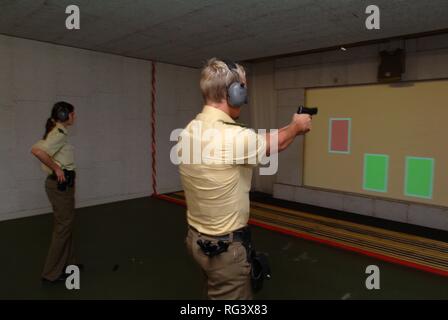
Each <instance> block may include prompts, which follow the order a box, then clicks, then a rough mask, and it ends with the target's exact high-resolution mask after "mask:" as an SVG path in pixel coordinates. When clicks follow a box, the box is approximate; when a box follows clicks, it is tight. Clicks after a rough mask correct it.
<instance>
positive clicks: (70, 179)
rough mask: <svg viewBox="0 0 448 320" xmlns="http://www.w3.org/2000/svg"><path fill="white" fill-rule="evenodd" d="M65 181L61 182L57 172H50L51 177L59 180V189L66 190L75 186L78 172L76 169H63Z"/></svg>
mask: <svg viewBox="0 0 448 320" xmlns="http://www.w3.org/2000/svg"><path fill="white" fill-rule="evenodd" d="M63 171H64V177H65V182H59V181H58V176H57V175H56V174H54V173H53V174H50V175H49V176H48V178H49V179H51V180H55V181H58V190H59V191H66V190H67V188H73V187H74V186H75V179H76V172H75V171H74V170H65V169H64V170H63Z"/></svg>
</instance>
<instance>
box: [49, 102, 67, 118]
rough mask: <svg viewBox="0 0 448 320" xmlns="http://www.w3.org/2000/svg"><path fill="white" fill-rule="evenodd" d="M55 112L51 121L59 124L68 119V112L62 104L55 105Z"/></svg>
mask: <svg viewBox="0 0 448 320" xmlns="http://www.w3.org/2000/svg"><path fill="white" fill-rule="evenodd" d="M55 107H56V108H55V110H54V113H53V115H52V116H53V117H52V118H53V119H54V120H56V121H60V122H65V121H67V120H68V118H69V114H70V110H69V109H68V107H67V106H65V105H64V104H63V103H57V104H56V105H55Z"/></svg>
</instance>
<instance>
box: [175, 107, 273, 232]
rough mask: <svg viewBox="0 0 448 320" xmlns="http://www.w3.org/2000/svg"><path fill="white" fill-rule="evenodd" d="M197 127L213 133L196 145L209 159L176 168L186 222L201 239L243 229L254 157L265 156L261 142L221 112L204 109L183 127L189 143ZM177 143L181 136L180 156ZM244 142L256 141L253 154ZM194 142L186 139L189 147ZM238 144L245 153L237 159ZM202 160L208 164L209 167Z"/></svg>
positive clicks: (249, 131) (254, 161)
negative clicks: (177, 169)
mask: <svg viewBox="0 0 448 320" xmlns="http://www.w3.org/2000/svg"><path fill="white" fill-rule="evenodd" d="M198 125H199V126H200V128H201V130H202V132H204V131H205V130H207V129H213V130H214V131H209V133H211V134H209V136H208V137H206V138H205V137H204V136H201V137H200V138H199V140H200V141H197V140H196V145H200V146H201V149H202V150H204V148H207V150H208V151H210V153H209V156H207V154H205V153H201V156H200V157H201V159H200V163H190V164H186V163H180V164H179V173H180V177H181V181H182V186H183V189H184V192H185V198H186V201H187V220H188V223H189V224H190V225H191V226H192V227H194V228H196V229H197V230H198V231H199V232H201V233H204V234H208V235H224V234H227V233H230V232H232V231H234V230H237V229H240V228H242V227H244V226H246V225H247V222H248V220H249V208H250V205H249V191H250V188H251V179H252V171H253V168H254V167H255V166H256V165H258V164H259V162H260V159H261V157H259V155H260V154H263V155H264V154H265V152H266V138H265V137H264V136H262V135H259V134H257V133H255V131H253V130H251V129H247V128H245V127H244V126H243V125H240V124H237V123H236V122H235V121H234V120H233V119H232V118H231V117H230V116H229V115H227V114H226V113H225V112H223V111H221V110H219V109H217V108H214V107H212V106H204V108H203V110H202V112H201V113H200V114H198V115H197V116H196V118H195V119H194V120H193V121H191V122H190V123H189V124H188V125H187V127H186V128H185V129H184V131H185V132H187V133H188V137H193V136H194V131H195V128H197V127H198ZM182 139H185V136H182V137H181V139H180V141H179V142H178V147H179V150H180V152H179V153H180V154H182V153H183V152H184V150H183V148H182V143H181V142H182V141H181V140H182ZM189 139H190V138H189ZM248 139H252V140H251V141H255V143H253V144H252V146H253V147H252V148H249V147H248V146H249V142H248V141H249V140H248ZM193 140H194V138H191V146H192V147H194V145H195V142H194V141H193ZM242 141H244V144H243V145H244V148H242V149H241V148H240V150H243V151H242V153H241V152H240V153H237V152H236V150H235V144H236V143H237V142H240V143H241V142H242ZM232 149H233V152H231V150H232ZM190 150H191V148H190ZM210 155H211V156H210ZM206 158H208V159H206ZM190 160H192V159H191V158H190ZM204 160H209V161H210V160H213V163H205V161H204ZM196 162H197V161H196ZM241 162H243V163H241Z"/></svg>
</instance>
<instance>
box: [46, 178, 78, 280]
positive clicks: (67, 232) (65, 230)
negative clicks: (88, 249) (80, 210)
mask: <svg viewBox="0 0 448 320" xmlns="http://www.w3.org/2000/svg"><path fill="white" fill-rule="evenodd" d="M45 191H46V192H47V196H48V199H49V200H50V203H51V205H52V207H53V235H52V238H51V245H50V249H49V251H48V255H47V260H46V262H45V266H44V270H43V272H42V277H43V278H45V279H47V280H50V281H54V280H56V279H57V278H59V277H60V276H61V274H63V273H64V272H65V270H64V267H65V266H67V265H69V264H74V252H73V225H74V221H75V188H67V190H66V191H59V190H58V189H57V181H55V180H52V179H50V178H47V180H45Z"/></svg>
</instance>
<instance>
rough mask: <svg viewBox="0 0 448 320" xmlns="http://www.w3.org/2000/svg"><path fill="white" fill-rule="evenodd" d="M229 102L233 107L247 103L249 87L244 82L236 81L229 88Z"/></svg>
mask: <svg viewBox="0 0 448 320" xmlns="http://www.w3.org/2000/svg"><path fill="white" fill-rule="evenodd" d="M227 94H228V102H229V104H230V105H231V106H232V107H241V106H242V105H243V104H245V103H247V100H248V99H247V88H246V86H245V85H244V83H240V82H234V83H232V84H231V85H230V86H229V89H228V90H227Z"/></svg>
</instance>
